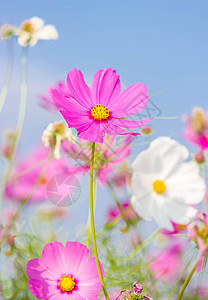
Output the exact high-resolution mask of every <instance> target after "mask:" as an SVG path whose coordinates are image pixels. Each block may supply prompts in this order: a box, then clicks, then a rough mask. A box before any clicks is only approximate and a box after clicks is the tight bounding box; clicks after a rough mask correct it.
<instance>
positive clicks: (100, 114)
mask: <svg viewBox="0 0 208 300" xmlns="http://www.w3.org/2000/svg"><path fill="white" fill-rule="evenodd" d="M109 115H110V112H109V110H108V108H107V107H106V106H105V105H101V104H97V105H95V106H94V107H93V108H92V109H91V116H92V117H93V118H94V119H95V120H99V121H102V120H106V119H108V117H109Z"/></svg>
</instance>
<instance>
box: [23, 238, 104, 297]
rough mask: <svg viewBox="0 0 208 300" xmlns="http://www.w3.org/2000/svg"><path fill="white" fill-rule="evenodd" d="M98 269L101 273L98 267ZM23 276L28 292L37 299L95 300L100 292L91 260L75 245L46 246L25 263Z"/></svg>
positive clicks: (74, 243)
mask: <svg viewBox="0 0 208 300" xmlns="http://www.w3.org/2000/svg"><path fill="white" fill-rule="evenodd" d="M100 265H101V263H100ZM101 269H102V273H103V274H104V270H103V268H102V265H101ZM27 275H28V277H29V287H30V291H31V293H32V294H33V295H35V297H37V298H38V299H44V300H47V299H50V300H66V299H69V300H95V299H97V296H98V294H99V292H100V289H101V283H100V280H99V276H98V271H97V268H96V263H95V259H94V257H93V258H90V251H89V250H88V248H87V247H86V246H85V245H82V244H80V243H78V242H67V243H66V246H65V247H64V246H63V245H62V244H61V243H58V242H53V243H50V244H47V245H46V246H45V247H44V248H43V252H42V258H41V259H39V258H35V259H32V260H30V261H29V262H28V264H27Z"/></svg>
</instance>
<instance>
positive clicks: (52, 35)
mask: <svg viewBox="0 0 208 300" xmlns="http://www.w3.org/2000/svg"><path fill="white" fill-rule="evenodd" d="M15 34H16V35H17V36H18V43H19V44H20V45H21V46H23V47H26V46H27V45H30V46H31V47H32V46H35V45H36V44H37V42H38V41H39V40H56V39H57V38H58V32H57V30H56V28H55V26H53V25H44V21H43V20H42V19H40V18H38V17H33V18H31V19H28V20H25V21H24V22H23V23H22V24H21V25H20V27H19V28H17V29H16V30H15Z"/></svg>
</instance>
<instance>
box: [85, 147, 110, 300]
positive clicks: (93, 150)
mask: <svg viewBox="0 0 208 300" xmlns="http://www.w3.org/2000/svg"><path fill="white" fill-rule="evenodd" d="M94 154H95V143H92V154H91V162H90V223H91V230H92V242H93V248H94V255H95V261H96V266H97V270H98V274H99V278H100V282H101V284H102V288H103V292H104V295H105V298H106V299H107V300H110V298H109V296H108V292H107V289H106V287H105V283H104V279H103V275H102V271H101V267H100V262H99V259H98V251H97V243H96V235H95V220H94V200H93V198H94V192H93V168H94Z"/></svg>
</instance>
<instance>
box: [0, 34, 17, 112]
mask: <svg viewBox="0 0 208 300" xmlns="http://www.w3.org/2000/svg"><path fill="white" fill-rule="evenodd" d="M7 57H8V62H7V70H6V74H5V79H4V83H3V87H2V89H1V93H0V113H1V111H2V109H3V106H4V103H5V100H6V96H7V93H8V89H9V84H10V80H11V75H12V67H13V60H14V51H13V45H12V40H11V39H9V40H8V41H7Z"/></svg>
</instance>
